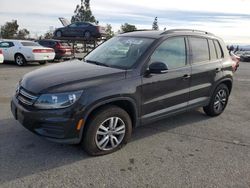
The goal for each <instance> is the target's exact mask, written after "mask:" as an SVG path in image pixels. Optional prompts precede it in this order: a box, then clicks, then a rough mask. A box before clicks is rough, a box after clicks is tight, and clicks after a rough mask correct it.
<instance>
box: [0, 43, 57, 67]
mask: <svg viewBox="0 0 250 188" xmlns="http://www.w3.org/2000/svg"><path fill="white" fill-rule="evenodd" d="M0 49H1V50H2V52H3V55H4V60H6V61H14V62H16V64H17V65H19V66H22V65H25V64H26V63H27V62H39V63H40V64H41V65H42V64H45V63H46V61H49V60H53V59H54V58H55V52H54V50H53V49H52V48H46V47H43V46H41V45H39V44H38V43H35V42H32V41H27V40H4V41H2V42H0Z"/></svg>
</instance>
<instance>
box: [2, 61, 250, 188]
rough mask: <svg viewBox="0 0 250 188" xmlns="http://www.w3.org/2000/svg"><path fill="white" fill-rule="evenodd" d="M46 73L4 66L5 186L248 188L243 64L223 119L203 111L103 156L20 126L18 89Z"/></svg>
mask: <svg viewBox="0 0 250 188" xmlns="http://www.w3.org/2000/svg"><path fill="white" fill-rule="evenodd" d="M44 66H50V64H48V65H44ZM40 67H42V66H40V65H39V64H31V65H28V66H26V67H17V66H16V65H11V64H7V65H6V64H0V86H1V87H0V187H1V188H2V187H18V188H22V187H32V188H33V187H70V188H74V187H107V188H110V187H112V188H116V187H128V188H134V187H197V188H201V187H236V188H238V187H246V188H247V187H250V63H241V64H240V68H239V71H238V72H237V73H236V74H235V79H234V86H233V90H232V93H231V96H230V99H229V103H228V106H227V109H226V110H225V112H224V113H223V114H222V115H221V116H219V117H215V118H211V117H208V116H206V115H205V114H204V113H203V111H202V109H197V110H193V111H190V112H188V113H184V114H180V115H177V116H174V117H171V118H168V119H164V120H161V121H158V122H156V123H153V124H150V125H147V126H144V127H139V128H137V129H135V131H134V133H133V135H132V139H131V141H130V142H129V143H128V144H127V145H126V146H125V147H124V148H123V149H121V150H119V151H117V152H115V153H113V154H109V155H106V156H101V157H90V156H88V155H87V154H86V153H85V152H84V151H83V150H82V149H81V147H80V146H78V145H63V144H57V143H53V142H50V141H47V140H45V139H43V138H41V137H39V136H37V135H34V134H33V133H31V132H29V131H28V130H26V129H25V128H24V127H22V126H21V125H20V124H19V123H18V122H17V121H16V120H14V118H13V117H12V114H11V112H10V97H11V95H12V94H13V92H14V90H15V86H16V83H17V82H18V81H19V79H20V78H21V76H22V75H24V74H25V73H27V72H30V71H31V70H35V69H37V68H40Z"/></svg>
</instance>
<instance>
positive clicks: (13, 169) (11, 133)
mask: <svg viewBox="0 0 250 188" xmlns="http://www.w3.org/2000/svg"><path fill="white" fill-rule="evenodd" d="M207 119H208V117H207V116H205V115H204V114H203V113H201V112H199V111H191V112H188V113H184V114H180V115H178V116H174V117H170V118H167V119H164V120H161V121H158V122H156V123H153V124H149V125H145V126H142V127H138V128H136V129H135V130H134V133H133V135H132V139H131V141H130V142H135V141H137V140H139V139H142V138H146V137H149V136H152V135H155V134H159V133H162V132H168V131H169V130H171V129H175V128H177V127H179V126H189V125H190V124H191V123H194V122H200V121H203V120H207ZM128 144H129V143H128ZM125 147H126V146H125ZM118 152H119V151H118ZM87 158H90V157H89V156H88V155H87V154H86V153H85V152H84V151H83V150H82V149H81V147H80V146H79V145H63V144H57V143H53V142H50V141H47V140H45V139H44V138H40V137H39V136H37V135H34V134H33V133H31V132H29V131H28V130H26V129H25V128H23V127H22V126H21V125H20V124H19V123H18V122H17V121H15V120H14V119H4V120H0V162H1V164H0V183H5V182H9V181H11V180H15V179H17V178H21V177H25V176H29V175H32V174H36V173H41V172H43V171H46V170H49V169H53V168H57V167H60V166H64V165H69V164H71V163H74V162H77V161H80V160H85V159H87ZM93 159H94V158H93ZM95 160H98V158H95Z"/></svg>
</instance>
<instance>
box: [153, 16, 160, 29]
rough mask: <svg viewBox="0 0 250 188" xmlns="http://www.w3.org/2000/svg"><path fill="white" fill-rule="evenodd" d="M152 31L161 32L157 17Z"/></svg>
mask: <svg viewBox="0 0 250 188" xmlns="http://www.w3.org/2000/svg"><path fill="white" fill-rule="evenodd" d="M152 29H153V30H157V31H158V30H159V26H158V18H157V17H155V20H154V22H153V25H152Z"/></svg>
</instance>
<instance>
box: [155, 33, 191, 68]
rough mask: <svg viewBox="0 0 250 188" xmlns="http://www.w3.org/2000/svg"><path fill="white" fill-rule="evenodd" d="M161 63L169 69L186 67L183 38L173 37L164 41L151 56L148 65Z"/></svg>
mask: <svg viewBox="0 0 250 188" xmlns="http://www.w3.org/2000/svg"><path fill="white" fill-rule="evenodd" d="M153 62H162V63H165V64H166V65H167V66H168V68H169V69H175V68H179V67H183V66H185V65H186V45H185V39H184V37H173V38H170V39H167V40H166V41H164V42H163V43H162V44H161V45H160V46H159V47H158V48H156V50H155V51H154V53H153V54H152V56H151V60H150V63H153Z"/></svg>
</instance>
